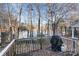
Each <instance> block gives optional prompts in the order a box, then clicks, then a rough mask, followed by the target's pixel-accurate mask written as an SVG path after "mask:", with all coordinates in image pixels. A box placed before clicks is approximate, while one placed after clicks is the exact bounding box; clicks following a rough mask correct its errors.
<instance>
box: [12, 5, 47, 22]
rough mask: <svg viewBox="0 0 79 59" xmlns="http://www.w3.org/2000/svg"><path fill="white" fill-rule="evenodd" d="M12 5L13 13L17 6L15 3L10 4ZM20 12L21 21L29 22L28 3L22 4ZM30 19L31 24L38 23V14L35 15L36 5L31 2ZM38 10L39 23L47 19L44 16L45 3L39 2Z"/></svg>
mask: <svg viewBox="0 0 79 59" xmlns="http://www.w3.org/2000/svg"><path fill="white" fill-rule="evenodd" d="M12 6H13V8H12V10H13V14H15V13H16V10H18V7H17V4H12ZM22 6H23V7H22V8H23V9H22V14H21V22H23V23H25V22H26V23H28V22H29V20H28V18H29V16H28V15H29V14H28V13H29V8H28V7H29V6H28V4H22ZM32 9H33V10H32V21H33V24H37V23H38V16H36V15H37V10H36V7H35V6H34V5H33V4H32ZM40 11H41V15H42V16H41V23H46V22H47V19H46V18H44V17H46V11H47V6H46V5H45V4H41V5H40Z"/></svg>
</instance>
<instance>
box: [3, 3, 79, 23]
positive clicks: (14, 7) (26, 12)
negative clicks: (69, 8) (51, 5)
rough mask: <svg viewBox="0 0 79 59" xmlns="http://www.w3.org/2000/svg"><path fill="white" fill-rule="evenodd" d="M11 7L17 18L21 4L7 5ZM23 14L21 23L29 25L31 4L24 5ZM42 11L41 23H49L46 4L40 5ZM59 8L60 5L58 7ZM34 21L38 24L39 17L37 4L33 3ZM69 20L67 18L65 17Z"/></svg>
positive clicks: (5, 9) (4, 9)
mask: <svg viewBox="0 0 79 59" xmlns="http://www.w3.org/2000/svg"><path fill="white" fill-rule="evenodd" d="M7 5H8V6H9V7H10V11H11V12H12V14H13V15H15V16H17V14H16V13H17V11H19V9H18V5H20V4H17V3H13V4H11V3H10V4H7ZM7 5H6V6H5V7H3V9H2V10H3V11H4V12H6V11H7V10H8V9H7ZM21 5H22V14H21V22H23V23H28V22H29V17H28V15H29V3H22V4H21ZM59 5H62V6H64V4H59ZM77 6H78V7H77V8H78V10H79V4H77ZM39 8H40V11H41V23H42V24H45V23H47V21H48V19H47V11H48V9H47V8H48V7H47V5H46V4H43V3H41V4H40V7H39ZM56 8H58V5H57V7H56ZM32 9H33V10H32V21H33V24H37V23H38V16H37V10H36V6H35V4H33V3H32ZM58 12H59V11H58ZM69 14H71V13H69ZM65 18H67V16H66V17H65Z"/></svg>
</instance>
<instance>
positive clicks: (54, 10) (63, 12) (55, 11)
mask: <svg viewBox="0 0 79 59" xmlns="http://www.w3.org/2000/svg"><path fill="white" fill-rule="evenodd" d="M48 5H49V7H50V8H49V10H50V12H49V14H50V15H51V20H50V21H51V22H52V28H53V35H55V34H56V33H55V32H56V29H57V26H58V23H59V21H60V20H61V18H65V17H67V15H68V13H69V12H70V11H72V10H75V9H76V4H56V3H53V4H48Z"/></svg>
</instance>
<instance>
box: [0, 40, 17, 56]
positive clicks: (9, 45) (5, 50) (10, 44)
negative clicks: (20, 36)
mask: <svg viewBox="0 0 79 59" xmlns="http://www.w3.org/2000/svg"><path fill="white" fill-rule="evenodd" d="M15 40H16V39H13V40H12V41H11V42H10V43H9V44H8V45H7V46H6V47H5V48H4V49H3V50H2V51H1V52H0V56H3V55H5V53H6V52H7V51H8V49H9V48H10V47H11V46H12V44H13V43H14V42H15Z"/></svg>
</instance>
